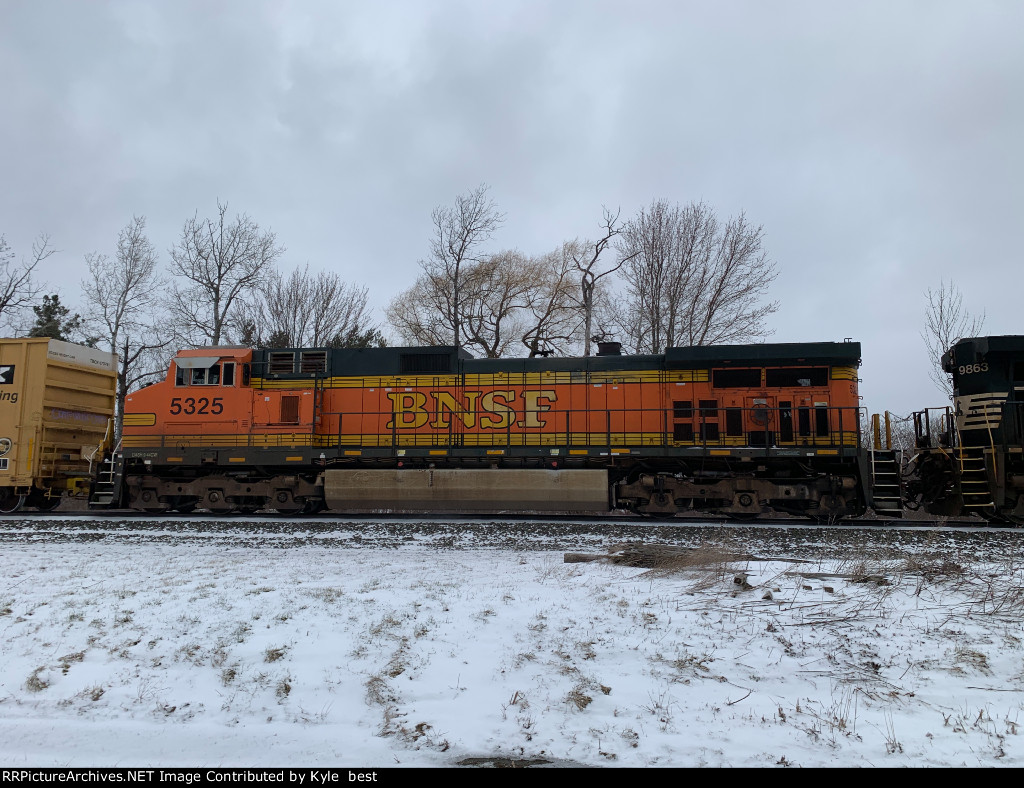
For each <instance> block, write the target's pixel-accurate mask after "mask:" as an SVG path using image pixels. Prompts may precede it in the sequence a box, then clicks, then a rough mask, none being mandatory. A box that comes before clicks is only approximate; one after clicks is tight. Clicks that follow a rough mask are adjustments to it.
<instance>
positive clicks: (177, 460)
mask: <svg viewBox="0 0 1024 788" xmlns="http://www.w3.org/2000/svg"><path fill="white" fill-rule="evenodd" d="M183 459H184V458H183V457H168V458H167V462H181V461H182V460H183Z"/></svg>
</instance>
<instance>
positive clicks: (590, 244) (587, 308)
mask: <svg viewBox="0 0 1024 788" xmlns="http://www.w3.org/2000/svg"><path fill="white" fill-rule="evenodd" d="M620 213H621V211H616V212H615V213H614V214H612V212H611V211H609V210H608V209H607V208H604V218H603V222H602V225H601V227H602V228H603V229H604V235H603V236H602V237H601V238H599V239H598V240H597V241H584V242H582V243H579V242H576V243H574V244H573V247H572V255H573V263H574V264H575V267H576V270H577V272H578V273H579V277H580V290H579V303H580V309H581V311H582V312H583V355H584V356H589V355H590V343H591V342H592V341H593V339H594V311H595V307H596V296H597V288H598V286H599V283H600V281H601V280H602V279H604V277H606V276H611V275H612V274H614V273H615V272H616V271H618V270H619V269H620V268H622V266H623V265H625V264H626V263H627V262H629V261H630V260H633V259H634V258H636V257H638V256H639V255H640V253H641V250H640V249H634V250H632V251H627V252H622V253H621V254H619V257H618V260H616V261H615V262H614V263H613V264H612V265H611V266H610V267H607V268H605V269H604V270H602V269H601V268H600V267H599V266H598V262H599V261H600V259H601V256H602V255H603V254H604V252H605V250H606V249H607V248H608V245H609V244H610V243H611V241H612V239H613V238H615V237H616V236H617V235H619V234H620V233H621V232H622V230H621V229H620V228H619V214H620Z"/></svg>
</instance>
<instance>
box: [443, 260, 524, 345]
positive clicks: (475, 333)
mask: <svg viewBox="0 0 1024 788" xmlns="http://www.w3.org/2000/svg"><path fill="white" fill-rule="evenodd" d="M534 270H535V266H534V265H533V264H532V262H531V261H530V260H529V259H528V258H526V257H524V256H523V255H522V254H520V253H519V252H516V251H504V252H499V253H498V254H495V255H492V256H491V257H488V258H486V259H484V260H481V261H480V262H478V263H477V264H476V265H474V266H473V267H472V268H471V269H469V271H468V275H467V276H466V277H465V278H464V284H463V293H462V302H461V310H462V315H463V318H462V320H461V321H460V322H461V323H462V325H463V326H464V329H465V331H464V343H465V345H466V346H467V347H469V348H471V349H476V350H478V351H479V352H481V353H482V354H483V355H484V356H485V357H486V358H500V357H501V356H504V355H505V354H506V353H507V352H508V351H509V350H510V349H511V347H512V346H513V344H514V343H515V341H516V340H517V339H518V338H519V337H520V336H521V334H522V331H523V328H522V324H523V320H524V319H525V314H524V312H525V310H526V309H528V308H529V306H530V304H531V303H532V302H533V301H534V299H535V294H536V290H537V284H538V283H537V282H536V280H535V279H534V277H533V273H534Z"/></svg>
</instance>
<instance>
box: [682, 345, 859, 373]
mask: <svg viewBox="0 0 1024 788" xmlns="http://www.w3.org/2000/svg"><path fill="white" fill-rule="evenodd" d="M716 364H728V365H729V366H742V365H744V364H750V365H752V366H758V365H774V364H777V365H780V366H788V365H791V364H852V365H855V366H856V365H859V364H860V342H776V343H767V342H765V343H759V344H750V345H700V346H696V347H670V348H669V349H668V350H666V351H665V366H667V367H668V368H669V369H679V368H684V369H685V368H687V367H706V366H714V365H716Z"/></svg>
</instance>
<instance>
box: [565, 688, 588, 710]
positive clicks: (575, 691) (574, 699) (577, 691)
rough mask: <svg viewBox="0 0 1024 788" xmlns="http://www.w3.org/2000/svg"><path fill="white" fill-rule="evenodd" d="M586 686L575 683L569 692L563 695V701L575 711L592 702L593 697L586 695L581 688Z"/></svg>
mask: <svg viewBox="0 0 1024 788" xmlns="http://www.w3.org/2000/svg"><path fill="white" fill-rule="evenodd" d="M585 688H586V686H585V685H583V684H577V685H576V686H575V687H573V688H572V690H570V691H569V694H568V695H566V697H565V702H566V703H568V704H569V705H570V706H572V707H573V708H575V709H576V711H583V710H584V709H585V708H587V706H589V705H590V704H591V703H593V701H594V699H593V698H592V697H590V696H589V695H587V694H586V693H585V692H584V691H583V690H584V689H585Z"/></svg>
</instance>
